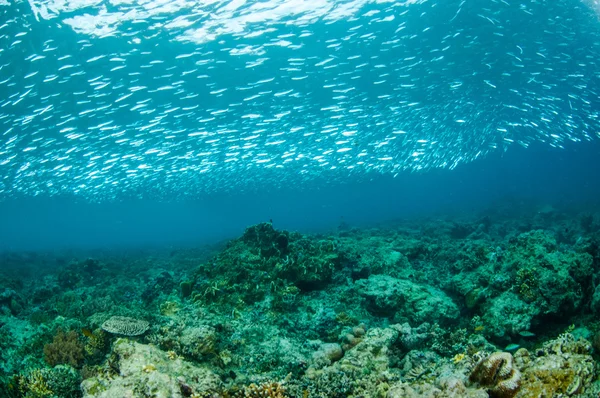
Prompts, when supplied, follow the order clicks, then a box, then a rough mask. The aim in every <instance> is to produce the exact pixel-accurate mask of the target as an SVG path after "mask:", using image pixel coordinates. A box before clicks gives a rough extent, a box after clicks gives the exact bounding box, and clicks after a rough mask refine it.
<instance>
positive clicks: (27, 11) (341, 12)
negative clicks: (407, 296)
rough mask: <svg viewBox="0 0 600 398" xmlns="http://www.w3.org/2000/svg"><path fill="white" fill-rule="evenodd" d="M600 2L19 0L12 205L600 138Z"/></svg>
mask: <svg viewBox="0 0 600 398" xmlns="http://www.w3.org/2000/svg"><path fill="white" fill-rule="evenodd" d="M596 10H597V6H596V5H594V4H592V3H582V2H581V1H578V0H562V1H553V2H545V1H523V2H513V1H466V0H461V1H443V2H440V1H417V0H410V1H400V2H389V1H366V0H362V1H359V0H356V1H326V0H320V1H311V2H308V1H272V2H246V1H233V2H225V1H207V2H193V1H156V2H151V1H141V2H133V1H116V0H115V1H71V2H65V1H34V0H31V1H29V2H24V1H16V2H13V1H4V2H3V3H1V4H0V13H1V14H0V15H1V17H0V18H1V19H0V92H1V93H2V95H1V96H0V129H1V131H0V133H1V137H0V175H1V176H2V180H1V181H0V184H1V185H0V195H1V196H2V197H4V198H14V197H18V196H20V195H22V194H24V195H26V196H32V195H33V196H34V195H43V196H46V195H50V196H52V195H65V194H66V195H75V196H76V197H81V198H85V199H86V200H94V201H98V200H100V201H103V200H113V199H115V198H117V199H118V198H122V197H124V196H127V197H130V196H133V197H142V198H159V199H174V198H188V197H195V196H197V195H199V194H206V193H213V192H222V191H240V190H248V189H251V190H252V189H254V190H261V189H264V187H265V186H268V187H271V188H276V189H277V188H284V187H289V186H295V185H298V184H303V185H307V186H315V185H316V186H318V185H319V184H321V185H322V184H324V183H327V184H330V183H332V182H343V181H348V180H352V181H359V180H366V179H369V178H372V177H373V176H374V175H380V174H381V175H391V176H394V175H397V174H399V173H402V172H404V171H418V170H428V169H435V168H443V169H453V168H456V167H457V166H459V165H462V164H468V163H469V162H472V161H474V160H476V159H478V158H482V157H484V156H485V155H488V154H490V153H501V152H503V151H508V150H510V149H511V148H514V147H529V146H530V145H532V144H536V143H543V144H544V145H546V146H551V147H563V146H565V145H568V143H570V142H579V141H591V140H594V139H595V138H597V137H598V134H599V133H598V131H599V126H598V124H599V121H598V116H599V115H598V94H599V83H598V73H599V72H598V70H600V69H599V68H598V59H600V51H599V50H600V24H599V21H598V14H597V13H596Z"/></svg>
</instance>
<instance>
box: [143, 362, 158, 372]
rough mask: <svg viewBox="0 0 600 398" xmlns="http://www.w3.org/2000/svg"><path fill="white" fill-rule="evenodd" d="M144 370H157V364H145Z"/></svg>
mask: <svg viewBox="0 0 600 398" xmlns="http://www.w3.org/2000/svg"><path fill="white" fill-rule="evenodd" d="M142 371H143V372H145V373H151V372H154V371H156V366H154V365H153V364H151V363H150V364H148V365H144V367H143V368H142Z"/></svg>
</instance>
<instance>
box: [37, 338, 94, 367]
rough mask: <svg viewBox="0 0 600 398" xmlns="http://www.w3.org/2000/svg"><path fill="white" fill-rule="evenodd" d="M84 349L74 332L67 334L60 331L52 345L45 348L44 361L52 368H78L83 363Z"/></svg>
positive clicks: (49, 344)
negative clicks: (65, 365)
mask: <svg viewBox="0 0 600 398" xmlns="http://www.w3.org/2000/svg"><path fill="white" fill-rule="evenodd" d="M83 349H84V347H83V343H82V342H81V341H79V337H78V336H77V333H76V332H75V331H74V330H71V331H70V332H68V333H65V332H64V331H63V330H62V329H58V332H57V333H56V336H54V340H53V341H52V343H48V344H46V345H45V346H44V359H45V360H46V362H47V363H48V364H49V365H51V366H55V365H60V364H68V365H71V366H73V367H75V368H77V367H79V366H80V365H81V364H82V363H83Z"/></svg>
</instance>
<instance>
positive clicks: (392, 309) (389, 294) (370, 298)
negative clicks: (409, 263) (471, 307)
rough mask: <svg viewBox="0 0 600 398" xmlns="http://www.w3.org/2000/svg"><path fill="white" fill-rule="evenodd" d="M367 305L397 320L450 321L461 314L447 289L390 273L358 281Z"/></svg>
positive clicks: (417, 322)
mask: <svg viewBox="0 0 600 398" xmlns="http://www.w3.org/2000/svg"><path fill="white" fill-rule="evenodd" d="M356 286H357V288H358V289H359V293H360V295H361V296H363V297H364V298H365V299H366V300H367V308H368V309H369V311H371V312H372V313H375V314H377V315H383V316H389V317H393V318H394V321H395V322H405V321H408V322H409V323H411V324H416V325H419V324H422V323H423V322H438V323H448V322H450V321H453V320H455V319H456V318H458V315H459V311H458V307H457V305H456V304H455V303H454V302H453V301H452V299H451V298H450V297H448V296H447V295H446V294H445V293H444V292H442V291H441V290H439V289H436V288H434V287H431V286H427V285H422V284H416V283H413V282H411V281H408V280H403V279H397V278H394V277H392V276H387V275H372V276H370V277H369V278H368V279H361V280H359V281H357V282H356Z"/></svg>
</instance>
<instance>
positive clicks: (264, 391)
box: [236, 382, 287, 398]
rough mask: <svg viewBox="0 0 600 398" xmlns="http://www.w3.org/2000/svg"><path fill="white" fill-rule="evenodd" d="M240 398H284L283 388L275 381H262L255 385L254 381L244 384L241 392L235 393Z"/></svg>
mask: <svg viewBox="0 0 600 398" xmlns="http://www.w3.org/2000/svg"><path fill="white" fill-rule="evenodd" d="M236 396H237V397H240V398H286V397H287V395H286V394H285V389H284V388H283V386H282V385H281V384H279V383H276V382H271V383H262V384H260V385H256V384H254V383H252V384H250V385H249V386H246V387H245V388H244V390H243V391H242V392H241V394H238V395H236Z"/></svg>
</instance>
